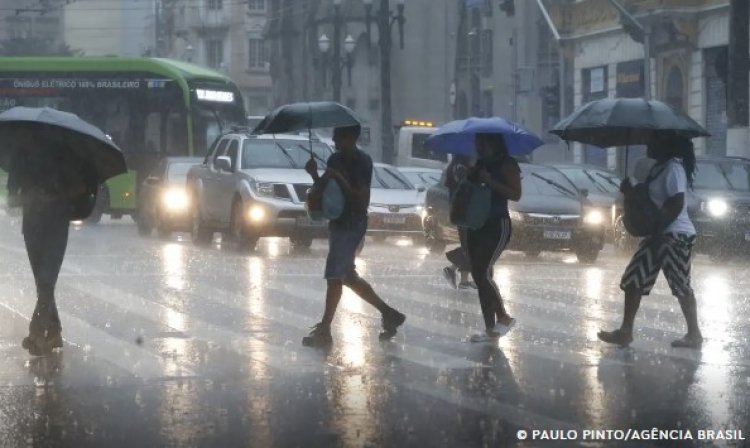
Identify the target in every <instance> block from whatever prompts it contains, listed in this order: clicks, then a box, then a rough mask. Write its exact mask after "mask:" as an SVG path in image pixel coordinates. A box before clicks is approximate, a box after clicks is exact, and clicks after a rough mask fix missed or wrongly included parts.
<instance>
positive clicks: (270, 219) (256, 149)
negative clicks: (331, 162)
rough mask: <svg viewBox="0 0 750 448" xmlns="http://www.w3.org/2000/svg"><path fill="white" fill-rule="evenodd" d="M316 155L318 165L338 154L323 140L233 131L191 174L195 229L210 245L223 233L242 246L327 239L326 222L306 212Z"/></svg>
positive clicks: (194, 234)
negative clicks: (310, 164) (309, 166)
mask: <svg viewBox="0 0 750 448" xmlns="http://www.w3.org/2000/svg"><path fill="white" fill-rule="evenodd" d="M310 151H312V154H313V155H314V157H315V159H316V160H317V162H318V167H319V168H321V169H325V162H326V161H327V160H328V157H329V156H330V155H331V154H332V153H333V150H332V149H331V147H330V146H328V145H326V144H325V143H322V142H320V141H319V140H313V141H308V139H307V138H304V137H300V136H296V135H276V136H253V135H248V134H245V133H230V134H226V135H224V136H222V137H221V138H220V139H219V140H218V141H217V142H216V143H215V144H214V145H213V146H212V148H211V150H209V153H208V155H207V156H206V158H205V160H204V161H203V163H202V164H201V165H198V166H195V167H193V168H192V169H191V170H190V172H189V173H188V180H187V185H188V192H189V194H190V196H191V204H193V206H192V226H191V233H192V237H193V241H194V242H195V243H196V244H207V243H209V242H210V241H211V240H212V238H213V234H214V232H222V234H223V235H224V239H228V240H231V241H233V242H234V243H235V245H236V246H237V247H238V248H240V249H252V248H254V247H255V245H256V243H257V241H258V239H259V238H261V237H268V236H274V237H287V238H289V239H290V240H291V242H292V244H293V245H294V246H295V247H303V248H304V247H309V246H310V245H311V244H312V240H313V239H314V238H325V237H327V228H326V223H325V222H316V221H312V220H310V219H309V218H308V217H307V212H306V211H305V200H306V199H307V192H308V190H309V189H310V188H311V187H312V179H311V178H310V175H309V174H307V173H306V172H305V170H304V165H305V163H306V162H307V160H309V159H310V154H311V152H310Z"/></svg>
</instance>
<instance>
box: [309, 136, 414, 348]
mask: <svg viewBox="0 0 750 448" xmlns="http://www.w3.org/2000/svg"><path fill="white" fill-rule="evenodd" d="M360 130H361V128H360V126H359V125H355V126H347V127H338V128H336V129H335V130H334V132H333V141H334V143H335V144H336V153H334V154H333V155H331V156H330V157H329V158H328V161H327V163H326V165H327V169H326V172H325V173H324V174H323V177H320V176H319V174H318V164H317V162H316V161H315V159H313V158H311V159H310V160H309V161H308V162H307V164H306V166H305V170H306V171H307V172H308V173H309V174H310V176H312V178H313V180H314V181H315V182H316V184H317V183H318V182H321V181H322V180H326V179H327V180H335V181H336V182H337V183H338V184H339V186H340V187H341V189H342V190H343V192H344V196H345V198H346V205H345V207H344V211H343V213H342V214H341V216H340V217H339V218H337V219H333V220H331V221H330V223H329V236H328V244H329V250H328V258H327V260H326V268H325V278H326V280H327V282H328V290H327V292H326V306H325V312H324V313H323V319H322V320H321V322H320V323H318V324H317V325H315V326H314V327H313V330H312V331H311V332H310V334H309V335H308V336H306V337H305V338H303V340H302V344H303V345H304V346H308V347H321V346H327V345H330V344H331V342H332V341H333V339H332V337H331V323H332V322H333V318H334V315H335V314H336V308H337V307H338V304H339V301H340V300H341V294H342V292H343V286H347V287H349V288H350V289H351V290H352V291H354V292H355V293H356V294H357V295H358V296H359V297H361V298H362V299H363V300H364V301H365V302H367V303H369V304H370V305H372V306H374V307H375V308H377V310H378V311H380V313H381V315H382V319H383V321H382V325H383V332H382V333H381V335H380V337H381V339H388V338H391V337H393V336H395V334H396V331H397V329H398V327H400V326H401V325H402V324H403V323H404V321H405V320H406V316H404V315H403V314H401V313H400V312H398V311H396V310H395V309H393V308H391V307H390V306H388V305H387V304H386V303H385V302H384V301H383V299H381V298H380V297H379V296H378V294H377V293H376V292H375V291H374V290H373V289H372V286H370V284H369V283H368V282H367V281H365V280H364V279H363V278H362V277H360V276H359V275H358V274H357V270H356V266H355V264H354V260H355V257H356V254H357V250H358V249H359V247H360V245H361V243H362V241H363V239H364V238H365V233H366V232H367V208H368V207H369V204H370V184H371V182H372V159H371V158H370V156H369V155H367V153H365V152H364V151H362V150H360V149H359V148H357V140H358V139H359V134H360Z"/></svg>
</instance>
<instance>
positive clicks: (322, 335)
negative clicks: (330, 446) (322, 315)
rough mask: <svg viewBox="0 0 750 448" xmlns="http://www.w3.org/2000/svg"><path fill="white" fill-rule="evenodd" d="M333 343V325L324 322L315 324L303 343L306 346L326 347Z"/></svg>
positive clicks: (303, 339)
mask: <svg viewBox="0 0 750 448" xmlns="http://www.w3.org/2000/svg"><path fill="white" fill-rule="evenodd" d="M331 344H333V337H331V327H329V326H327V325H323V324H322V323H319V324H317V325H315V326H313V327H312V331H311V332H310V334H309V335H307V336H305V337H304V338H302V345H304V346H305V347H326V346H328V345H331Z"/></svg>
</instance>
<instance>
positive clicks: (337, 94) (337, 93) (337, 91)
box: [331, 0, 342, 103]
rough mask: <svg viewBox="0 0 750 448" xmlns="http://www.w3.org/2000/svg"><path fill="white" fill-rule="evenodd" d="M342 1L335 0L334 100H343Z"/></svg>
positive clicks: (338, 101)
mask: <svg viewBox="0 0 750 448" xmlns="http://www.w3.org/2000/svg"><path fill="white" fill-rule="evenodd" d="M341 1H342V0H334V1H333V64H331V65H332V66H333V101H335V102H337V103H340V102H341V67H340V65H341Z"/></svg>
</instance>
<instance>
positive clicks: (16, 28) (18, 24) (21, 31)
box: [5, 16, 32, 39]
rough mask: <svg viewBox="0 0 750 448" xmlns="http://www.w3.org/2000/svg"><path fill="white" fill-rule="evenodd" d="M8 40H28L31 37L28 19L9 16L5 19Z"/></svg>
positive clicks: (29, 20)
mask: <svg viewBox="0 0 750 448" xmlns="http://www.w3.org/2000/svg"><path fill="white" fill-rule="evenodd" d="M5 22H6V24H7V28H6V29H7V30H8V31H7V33H8V34H7V36H8V39H28V38H30V37H31V28H32V27H31V19H30V18H29V17H19V16H10V17H6V18H5Z"/></svg>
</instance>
